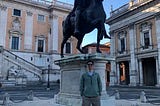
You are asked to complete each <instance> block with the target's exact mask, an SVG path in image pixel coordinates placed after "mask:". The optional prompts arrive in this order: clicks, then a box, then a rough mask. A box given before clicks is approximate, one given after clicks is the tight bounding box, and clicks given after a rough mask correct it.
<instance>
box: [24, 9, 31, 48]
mask: <svg viewBox="0 0 160 106" xmlns="http://www.w3.org/2000/svg"><path fill="white" fill-rule="evenodd" d="M32 35H33V13H32V12H31V11H26V23H25V35H24V36H25V39H24V49H25V50H32Z"/></svg>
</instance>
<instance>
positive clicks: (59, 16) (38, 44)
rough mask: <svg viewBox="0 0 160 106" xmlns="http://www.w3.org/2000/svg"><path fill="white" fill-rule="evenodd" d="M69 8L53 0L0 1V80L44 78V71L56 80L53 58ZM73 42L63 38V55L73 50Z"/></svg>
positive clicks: (70, 6)
mask: <svg viewBox="0 0 160 106" xmlns="http://www.w3.org/2000/svg"><path fill="white" fill-rule="evenodd" d="M72 8H73V5H71V4H67V3H63V2H59V1H57V0H53V1H48V0H1V1H0V47H1V52H0V81H4V80H11V81H13V82H15V83H16V84H17V83H22V82H23V81H22V80H24V82H25V83H26V82H29V81H37V80H38V81H39V80H41V81H47V79H48V75H47V74H50V75H51V76H52V77H50V80H51V81H54V80H57V79H58V78H57V76H56V75H57V74H58V75H59V71H58V70H59V67H58V66H56V65H54V60H56V59H59V58H60V56H59V53H60V46H61V41H62V39H63V33H62V22H63V20H64V19H65V18H66V16H67V15H68V13H69V12H70V11H71V10H72ZM75 42H76V40H75V39H74V38H70V39H69V40H68V41H67V43H66V45H65V48H64V49H65V50H64V51H65V54H66V55H67V54H75V53H77V51H76V49H74V48H76V47H75ZM48 70H49V71H50V73H49V72H48ZM20 79H21V80H20Z"/></svg>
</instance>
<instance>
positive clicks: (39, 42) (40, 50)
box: [37, 39, 44, 52]
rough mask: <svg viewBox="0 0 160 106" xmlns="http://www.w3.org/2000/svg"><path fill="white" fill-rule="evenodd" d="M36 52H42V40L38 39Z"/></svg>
mask: <svg viewBox="0 0 160 106" xmlns="http://www.w3.org/2000/svg"><path fill="white" fill-rule="evenodd" d="M37 51H38V52H44V40H41V39H38V48H37Z"/></svg>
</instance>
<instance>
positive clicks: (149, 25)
mask: <svg viewBox="0 0 160 106" xmlns="http://www.w3.org/2000/svg"><path fill="white" fill-rule="evenodd" d="M151 28H152V23H151V22H144V23H142V24H141V25H140V31H141V32H144V31H147V30H150V29H151Z"/></svg>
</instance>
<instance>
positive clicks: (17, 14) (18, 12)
mask: <svg viewBox="0 0 160 106" xmlns="http://www.w3.org/2000/svg"><path fill="white" fill-rule="evenodd" d="M13 16H18V17H20V16H21V10H18V9H13Z"/></svg>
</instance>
